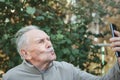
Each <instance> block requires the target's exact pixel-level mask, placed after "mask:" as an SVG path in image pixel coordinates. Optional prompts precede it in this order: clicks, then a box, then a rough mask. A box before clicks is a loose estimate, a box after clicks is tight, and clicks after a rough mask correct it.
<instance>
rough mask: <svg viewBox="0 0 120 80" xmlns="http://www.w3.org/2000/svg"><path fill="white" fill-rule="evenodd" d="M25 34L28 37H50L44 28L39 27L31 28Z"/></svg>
mask: <svg viewBox="0 0 120 80" xmlns="http://www.w3.org/2000/svg"><path fill="white" fill-rule="evenodd" d="M25 35H26V37H28V38H31V39H33V38H44V37H49V36H48V35H47V33H45V32H44V31H42V30H37V29H33V30H30V31H28V32H26V33H25Z"/></svg>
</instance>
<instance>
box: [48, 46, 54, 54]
mask: <svg viewBox="0 0 120 80" xmlns="http://www.w3.org/2000/svg"><path fill="white" fill-rule="evenodd" d="M49 52H54V48H53V47H50V48H49V49H48V50H47V51H46V53H49Z"/></svg>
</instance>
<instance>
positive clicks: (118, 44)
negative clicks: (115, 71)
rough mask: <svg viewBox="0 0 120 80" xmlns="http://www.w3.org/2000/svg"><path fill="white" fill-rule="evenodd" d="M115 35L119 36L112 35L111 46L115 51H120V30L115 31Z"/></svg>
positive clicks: (119, 61)
mask: <svg viewBox="0 0 120 80" xmlns="http://www.w3.org/2000/svg"><path fill="white" fill-rule="evenodd" d="M114 33H115V35H116V36H117V37H112V38H110V42H111V47H112V49H113V51H119V52H120V32H119V31H114ZM117 60H118V63H119V64H120V57H118V59H117Z"/></svg>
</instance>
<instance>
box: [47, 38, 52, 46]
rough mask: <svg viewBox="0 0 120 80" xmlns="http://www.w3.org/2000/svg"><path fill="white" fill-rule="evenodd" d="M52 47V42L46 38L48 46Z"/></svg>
mask: <svg viewBox="0 0 120 80" xmlns="http://www.w3.org/2000/svg"><path fill="white" fill-rule="evenodd" d="M50 47H52V43H51V41H49V40H46V48H50Z"/></svg>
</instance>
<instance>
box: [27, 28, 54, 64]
mask: <svg viewBox="0 0 120 80" xmlns="http://www.w3.org/2000/svg"><path fill="white" fill-rule="evenodd" d="M26 37H27V39H28V45H27V50H26V51H25V52H26V53H27V57H26V59H27V60H29V61H30V62H31V63H36V64H38V63H40V62H42V63H44V62H51V61H53V60H55V59H56V54H55V52H54V49H53V46H52V43H51V41H50V38H49V36H48V35H47V34H46V33H45V32H43V31H41V30H35V29H34V30H31V31H29V32H27V33H26ZM38 65H39V64H38Z"/></svg>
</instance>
